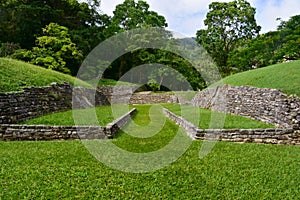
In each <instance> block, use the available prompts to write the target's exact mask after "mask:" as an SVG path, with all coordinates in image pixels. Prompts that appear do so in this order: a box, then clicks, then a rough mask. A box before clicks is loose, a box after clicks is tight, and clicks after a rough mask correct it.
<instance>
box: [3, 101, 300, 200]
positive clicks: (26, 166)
mask: <svg viewBox="0 0 300 200" xmlns="http://www.w3.org/2000/svg"><path fill="white" fill-rule="evenodd" d="M138 109H139V112H138V113H137V115H136V116H135V117H134V122H135V123H136V124H137V125H140V126H142V127H141V129H140V130H143V127H145V126H146V129H147V130H152V128H151V126H152V125H151V122H150V117H151V116H150V117H149V115H148V111H149V109H150V113H152V115H153V116H154V117H159V116H161V115H162V113H161V111H159V112H157V110H156V109H153V108H152V109H153V110H152V111H151V108H150V106H149V105H147V106H138ZM153 116H152V117H153ZM160 119H161V120H162V118H160ZM154 123H160V122H159V121H155V122H154ZM131 124H132V123H131ZM131 124H129V125H128V126H127V127H126V128H125V129H124V131H121V132H120V133H119V134H118V136H117V137H116V138H115V139H113V140H112V142H113V143H114V144H115V145H117V146H118V147H120V148H121V149H124V150H127V151H130V152H135V153H146V152H153V151H156V150H159V149H161V148H163V147H164V146H165V145H167V144H168V143H169V142H170V141H172V140H173V139H174V137H175V135H176V134H177V131H178V126H177V125H175V124H174V123H173V122H172V121H170V120H168V119H166V121H165V122H164V123H163V129H162V130H161V131H157V134H155V135H153V136H152V137H149V138H137V137H133V136H131V135H128V134H126V133H125V132H127V131H128V130H130V128H131ZM156 125H157V124H156ZM154 127H155V126H154ZM141 134H145V132H141ZM183 137H184V136H183ZM99 144H101V143H99ZM202 144H203V143H202V141H193V142H192V141H191V146H190V147H189V148H188V150H187V151H186V152H185V153H184V154H183V156H181V157H180V158H179V159H178V160H177V161H175V162H174V163H172V164H170V165H168V166H167V167H165V168H162V169H160V170H157V171H154V172H150V173H127V172H122V171H118V170H114V169H111V168H109V167H108V166H106V165H104V164H102V163H101V162H99V161H98V160H97V159H96V158H95V157H93V155H92V154H90V153H89V151H88V150H87V149H86V148H85V146H84V145H83V143H81V142H80V141H68V142H7V143H6V142H0V177H1V179H0V199H299V198H300V193H299V191H300V184H299V183H300V170H299V163H300V156H299V155H300V147H298V146H275V145H262V144H237V143H224V142H217V144H216V145H215V147H214V148H213V150H212V151H211V152H210V154H208V156H206V157H204V158H203V159H199V150H200V148H201V146H202ZM170 153H171V154H172V152H170ZM112 159H115V158H112ZM136 162H137V163H138V162H139V160H136V161H135V163H136ZM129 165H130V163H129Z"/></svg>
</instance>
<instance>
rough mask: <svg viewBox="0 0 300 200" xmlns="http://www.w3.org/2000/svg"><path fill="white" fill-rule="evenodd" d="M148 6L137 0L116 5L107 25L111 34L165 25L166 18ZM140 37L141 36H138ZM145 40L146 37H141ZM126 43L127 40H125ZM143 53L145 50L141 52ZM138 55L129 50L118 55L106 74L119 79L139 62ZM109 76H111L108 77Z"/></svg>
mask: <svg viewBox="0 0 300 200" xmlns="http://www.w3.org/2000/svg"><path fill="white" fill-rule="evenodd" d="M149 8H150V6H149V4H148V3H147V2H145V1H142V0H139V1H138V2H135V1H134V0H125V1H124V2H123V3H122V4H119V5H117V6H116V9H115V10H114V12H113V13H114V16H113V17H112V19H111V24H110V26H109V27H108V29H109V32H110V33H111V35H113V34H117V33H120V32H124V31H128V30H132V29H137V28H143V27H144V28H146V27H157V28H165V27H167V23H166V19H165V18H164V17H163V16H161V15H159V14H158V13H156V12H154V11H150V10H149ZM138 39H141V38H138ZM142 39H143V40H147V38H142ZM126 42H127V43H128V42H129V41H126ZM143 53H145V52H143ZM139 57H141V56H139V55H137V54H136V53H134V56H133V52H130V51H129V53H128V54H126V55H124V56H122V57H120V58H119V59H118V60H117V61H116V62H115V63H113V66H112V68H111V70H110V71H109V72H108V73H106V74H111V75H112V74H114V75H115V76H114V79H119V78H120V77H121V76H122V75H123V74H124V73H125V72H126V71H128V70H130V69H131V68H132V67H133V66H134V64H136V63H141V62H140V61H139V60H137V59H138V58H139ZM110 78H111V77H110Z"/></svg>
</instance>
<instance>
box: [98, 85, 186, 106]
mask: <svg viewBox="0 0 300 200" xmlns="http://www.w3.org/2000/svg"><path fill="white" fill-rule="evenodd" d="M137 88H138V87H137V86H134V85H133V86H101V87H99V88H98V89H99V90H100V91H101V92H102V93H103V94H104V95H105V96H106V97H107V99H108V100H109V101H110V102H111V103H112V104H120V103H123V104H159V103H181V102H184V103H186V101H184V99H180V100H179V98H180V97H178V96H176V95H173V94H166V93H161V94H150V93H148V92H146V93H143V92H141V93H140V92H137V91H136V89H137Z"/></svg>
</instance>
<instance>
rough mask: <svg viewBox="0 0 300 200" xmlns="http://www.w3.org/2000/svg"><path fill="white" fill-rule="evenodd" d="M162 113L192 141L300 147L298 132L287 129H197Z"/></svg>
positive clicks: (174, 116) (170, 114) (176, 117)
mask: <svg viewBox="0 0 300 200" xmlns="http://www.w3.org/2000/svg"><path fill="white" fill-rule="evenodd" d="M163 111H164V113H165V114H166V115H167V116H168V117H169V118H170V119H172V120H173V121H175V123H177V124H178V125H180V126H181V127H182V128H183V129H184V130H185V131H186V132H187V134H188V135H189V137H190V138H192V139H198V140H217V141H226V142H244V143H250V142H253V143H264V144H282V145H283V144H284V145H300V131H299V130H295V129H291V128H287V129H206V130H203V129H199V128H198V127H196V126H194V125H193V124H192V123H190V122H189V121H187V120H185V119H184V118H182V117H180V116H177V115H175V114H174V113H172V112H170V111H169V110H167V109H164V110H163Z"/></svg>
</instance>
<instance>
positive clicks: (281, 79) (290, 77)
mask: <svg viewBox="0 0 300 200" xmlns="http://www.w3.org/2000/svg"><path fill="white" fill-rule="evenodd" d="M223 81H224V83H225V84H230V85H235V86H241V85H249V86H254V87H259V88H274V89H281V90H282V91H283V92H284V93H286V94H289V95H291V94H296V95H297V96H298V97H300V60H298V61H294V62H289V63H282V64H277V65H272V66H269V67H264V68H260V69H256V70H251V71H247V72H243V73H239V74H235V75H232V76H229V77H226V78H224V79H223Z"/></svg>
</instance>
